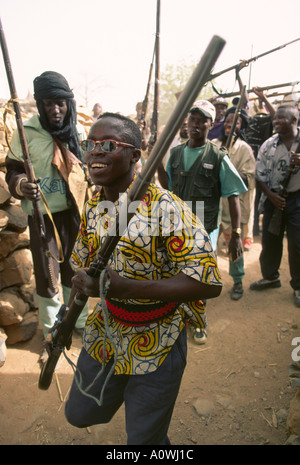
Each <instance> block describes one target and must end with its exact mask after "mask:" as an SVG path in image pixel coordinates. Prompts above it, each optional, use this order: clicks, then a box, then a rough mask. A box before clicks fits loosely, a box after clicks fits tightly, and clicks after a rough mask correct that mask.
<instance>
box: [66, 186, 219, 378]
mask: <svg viewBox="0 0 300 465" xmlns="http://www.w3.org/2000/svg"><path fill="white" fill-rule="evenodd" d="M124 205H126V208H127V192H126V193H124V194H122V195H121V196H120V198H119V199H118V201H117V202H116V203H115V204H112V205H109V202H106V201H105V199H104V194H103V191H100V192H99V193H97V194H96V195H95V196H94V197H93V198H92V199H91V200H89V201H88V202H87V203H86V205H85V208H84V212H83V215H82V218H81V228H80V232H79V234H78V237H77V240H76V243H75V246H74V250H73V254H72V257H71V265H72V268H73V269H74V270H76V269H78V268H81V267H88V266H89V265H90V263H91V262H92V261H94V260H95V259H96V254H97V251H98V249H99V248H100V247H101V244H102V243H103V241H104V239H105V237H106V236H107V234H108V231H110V234H111V231H113V227H114V219H115V214H116V212H118V213H119V218H121V211H124V210H122V208H123V207H124ZM111 206H112V207H113V208H110V207H111ZM108 265H109V266H110V267H111V268H113V269H114V270H116V271H117V272H118V273H119V274H120V275H121V276H123V277H124V278H127V279H149V280H156V279H165V278H168V277H171V276H174V275H176V274H178V273H179V272H180V271H181V272H183V273H185V274H186V275H188V276H191V277H192V278H194V279H196V280H198V281H201V282H203V283H205V284H211V285H222V282H221V278H220V275H219V270H218V267H217V263H216V260H215V257H214V253H213V251H212V246H211V243H210V240H209V236H208V234H207V233H206V231H205V229H204V227H203V225H202V223H201V222H200V220H198V218H197V217H195V216H194V215H193V214H192V212H191V210H190V209H189V208H188V206H187V205H186V204H185V203H184V202H182V200H181V199H179V198H178V197H177V196H176V195H174V194H172V193H171V192H169V191H167V190H164V189H161V188H160V187H158V186H156V185H155V184H150V186H149V188H148V191H147V193H146V195H145V197H144V199H143V200H142V202H139V206H138V209H137V210H136V214H135V215H134V216H133V218H131V220H130V222H129V224H128V228H127V230H126V231H125V233H124V235H123V236H122V237H121V239H120V241H119V242H118V244H117V246H116V248H115V250H114V252H113V254H112V256H111V258H110V260H109V262H108ZM170 301H172V296H170ZM152 302H153V303H155V302H157V300H155V296H153V301H149V300H138V301H137V300H130V301H126V303H133V304H140V305H143V304H148V303H152ZM122 303H124V301H120V304H122ZM107 318H108V320H107V321H108V324H109V332H110V337H111V338H112V341H113V343H112V342H111V340H110V338H107V334H106V329H105V323H104V317H103V309H102V305H101V299H99V302H98V303H97V304H96V306H95V308H94V310H93V312H92V314H91V315H90V316H89V318H88V320H87V324H86V328H85V335H84V348H85V349H86V350H87V352H88V353H89V354H90V355H91V356H92V357H93V358H94V359H96V360H98V361H99V363H102V362H103V354H104V351H105V360H106V361H108V360H109V359H111V358H112V357H114V360H115V364H116V365H115V374H146V373H149V372H152V371H154V370H156V369H157V368H158V367H159V366H160V365H161V364H162V362H163V360H164V359H165V357H166V356H167V355H168V353H169V351H170V350H171V348H172V346H173V344H174V343H175V341H176V339H177V337H178V336H179V334H180V332H181V330H182V329H183V327H184V325H185V324H186V322H188V321H193V322H194V324H196V326H198V327H205V326H206V316H205V301H202V300H199V301H197V302H186V303H182V304H180V305H179V306H178V308H177V309H176V310H175V313H174V314H173V315H172V316H169V317H166V318H163V319H162V320H160V321H159V322H158V323H152V324H149V325H143V326H129V325H125V324H122V323H120V322H118V321H116V319H115V318H114V317H113V316H112V315H111V314H110V313H108V315H107Z"/></svg>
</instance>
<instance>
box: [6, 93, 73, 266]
mask: <svg viewBox="0 0 300 465" xmlns="http://www.w3.org/2000/svg"><path fill="white" fill-rule="evenodd" d="M18 101H19V99H12V98H11V99H9V100H8V102H7V103H6V105H5V109H4V113H3V123H4V134H5V140H6V143H7V146H8V148H9V150H10V151H11V153H12V154H13V155H14V156H15V157H16V155H15V154H14V152H13V150H12V148H11V145H10V143H9V140H8V134H7V133H8V127H7V124H6V115H7V113H8V111H9V105H10V103H13V102H18ZM16 158H17V157H16ZM32 171H33V174H34V170H33V167H32ZM34 179H36V177H35V174H34ZM37 186H38V189H39V191H40V194H41V198H42V200H43V204H44V207H45V210H46V212H47V215H48V216H49V218H50V220H51V223H52V226H53V230H54V235H55V240H56V244H57V250H58V253H59V258H56V257H55V256H54V255H53V254H52V253H51V252H49V251H48V252H47V254H46V255H47V256H48V257H50V258H53V260H55V261H56V262H57V263H63V261H64V256H63V250H62V245H61V241H60V237H59V234H58V231H57V229H56V226H55V223H54V220H53V217H52V214H51V211H50V208H49V207H48V204H47V201H46V199H45V196H44V194H43V192H42V190H41V188H40V185H39V184H38V183H37Z"/></svg>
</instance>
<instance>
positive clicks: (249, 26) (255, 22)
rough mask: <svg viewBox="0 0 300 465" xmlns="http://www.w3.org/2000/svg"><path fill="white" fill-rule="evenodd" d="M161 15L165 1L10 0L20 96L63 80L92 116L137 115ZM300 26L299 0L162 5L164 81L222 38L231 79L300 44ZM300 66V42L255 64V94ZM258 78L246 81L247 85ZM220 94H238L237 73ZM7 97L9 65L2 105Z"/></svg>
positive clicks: (7, 26)
mask: <svg viewBox="0 0 300 465" xmlns="http://www.w3.org/2000/svg"><path fill="white" fill-rule="evenodd" d="M156 5H157V1H156V0H80V1H79V0H51V1H49V0H48V1H44V0H9V1H8V0H7V1H6V0H2V5H1V9H0V15H1V20H2V25H3V28H4V33H5V36H6V41H7V45H8V50H9V55H10V60H11V63H12V69H13V73H14V78H15V84H16V88H17V93H18V96H19V97H20V98H25V97H26V95H27V92H28V91H30V92H33V88H32V81H33V79H34V78H35V77H36V76H37V75H39V74H41V73H42V72H43V71H46V70H54V71H58V72H60V73H62V74H63V75H64V76H65V77H66V78H67V79H68V81H69V84H70V86H71V87H72V88H73V89H74V93H75V96H76V100H77V103H78V104H84V102H85V100H84V98H85V96H86V95H88V98H89V101H88V103H89V107H90V108H92V106H93V104H94V103H95V102H97V101H99V102H100V103H101V104H102V106H103V109H104V110H107V111H120V112H122V113H125V114H129V113H134V112H135V105H136V103H137V102H138V101H141V100H143V98H144V96H145V92H146V86H147V80H148V74H149V68H150V63H151V60H152V54H153V48H154V40H155V29H156ZM299 17H300V1H299V0H286V1H285V2H282V1H278V0H251V1H249V2H243V1H241V0H239V1H237V0H227V1H221V0H214V1H212V2H208V1H206V2H205V1H203V0H184V1H183V0H161V21H160V71H161V73H162V72H163V71H164V68H165V66H166V65H167V64H169V65H171V64H173V65H176V64H179V63H182V62H185V63H189V62H193V63H197V62H198V61H199V60H200V58H201V56H202V54H203V52H204V51H205V49H206V47H207V45H208V44H209V42H210V40H211V38H212V37H213V36H214V35H218V36H221V37H222V38H223V39H224V40H225V41H226V45H225V47H224V49H223V51H222V53H221V55H220V57H219V59H218V61H217V63H216V66H215V69H214V72H218V71H222V70H224V69H226V68H228V67H230V66H233V65H235V64H237V63H238V62H239V61H240V60H241V59H247V58H250V57H251V56H256V55H259V54H261V53H264V52H266V51H268V50H271V49H273V48H276V47H278V46H281V45H283V44H285V43H287V42H290V41H292V40H295V39H297V38H299V37H300V33H299V27H298V26H299ZM299 56H300V41H297V42H295V43H293V44H291V45H288V46H287V47H284V48H283V49H281V50H279V51H276V52H274V53H272V54H270V55H267V56H265V57H262V58H260V59H259V60H257V61H255V62H253V64H252V66H251V81H250V85H251V86H254V85H260V86H268V85H274V84H280V83H285V82H291V81H296V80H300V64H299ZM249 71H250V67H248V68H245V69H243V70H242V71H241V77H242V79H243V80H244V83H245V84H247V85H248V82H249ZM216 84H217V88H218V89H222V91H223V92H231V91H237V90H238V85H237V83H236V82H235V74H234V72H233V71H231V72H230V73H226V74H224V75H222V76H220V77H219V78H218V79H217V81H216ZM297 89H299V86H297ZM285 90H287V89H285ZM87 92H88V94H87ZM6 97H9V91H8V86H7V78H6V74H5V69H4V65H3V59H1V60H0V98H6Z"/></svg>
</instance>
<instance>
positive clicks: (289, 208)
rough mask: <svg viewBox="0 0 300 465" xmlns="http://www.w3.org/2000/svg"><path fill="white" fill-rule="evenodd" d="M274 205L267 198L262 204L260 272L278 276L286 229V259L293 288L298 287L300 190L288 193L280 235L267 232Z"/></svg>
mask: <svg viewBox="0 0 300 465" xmlns="http://www.w3.org/2000/svg"><path fill="white" fill-rule="evenodd" d="M274 208H275V207H274V205H273V204H272V202H271V201H270V200H269V199H267V200H266V201H265V204H264V216H263V232H262V251H261V254H260V266H261V272H262V275H263V277H264V278H265V279H271V280H272V279H277V278H279V267H280V263H281V259H282V253H283V236H284V232H285V231H286V236H287V243H288V259H289V267H290V275H291V281H290V285H291V287H292V288H293V289H295V290H297V289H300V191H297V192H295V193H292V194H289V196H288V197H287V202H286V208H285V210H284V212H283V221H282V225H281V231H280V235H279V236H276V235H274V234H272V233H270V232H268V226H269V223H270V220H271V217H272V214H273V211H274Z"/></svg>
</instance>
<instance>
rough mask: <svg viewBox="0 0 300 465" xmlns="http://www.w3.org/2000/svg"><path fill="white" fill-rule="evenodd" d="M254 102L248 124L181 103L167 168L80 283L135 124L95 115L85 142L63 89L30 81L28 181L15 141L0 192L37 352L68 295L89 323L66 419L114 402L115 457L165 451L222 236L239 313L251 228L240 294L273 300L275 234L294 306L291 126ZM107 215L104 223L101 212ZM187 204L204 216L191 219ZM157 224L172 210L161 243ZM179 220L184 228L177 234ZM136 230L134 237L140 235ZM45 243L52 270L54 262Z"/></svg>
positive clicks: (299, 185)
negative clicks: (118, 449)
mask: <svg viewBox="0 0 300 465" xmlns="http://www.w3.org/2000/svg"><path fill="white" fill-rule="evenodd" d="M255 93H256V95H257V97H258V99H259V108H258V111H257V113H256V114H255V115H254V116H250V115H249V100H248V96H246V98H245V102H242V105H241V108H240V106H238V102H228V101H226V100H224V99H222V98H220V97H217V98H216V99H212V101H208V100H197V101H196V102H195V103H194V104H193V106H192V107H191V109H190V111H189V112H188V115H187V117H186V120H185V122H184V127H183V128H182V130H181V132H180V134H179V137H180V140H178V142H179V143H178V144H177V143H174V144H172V145H173V146H172V148H171V150H170V156H169V158H168V160H167V161H166V162H165V163H161V165H160V166H159V168H158V170H157V176H158V182H153V183H151V184H150V185H149V187H148V190H147V193H146V195H145V197H144V199H143V201H142V202H141V204H140V205H139V207H138V208H137V210H136V213H135V215H134V217H133V218H132V219H131V220H130V222H129V224H128V228H127V231H126V233H124V236H122V237H121V238H120V240H119V242H118V244H117V246H116V248H115V250H114V252H113V254H112V256H111V258H110V259H109V262H108V265H107V267H106V268H105V270H103V272H102V273H101V275H100V277H99V276H97V277H91V276H90V275H89V274H88V273H87V270H88V267H89V266H90V264H91V263H92V262H93V260H94V259H95V257H96V254H97V251H98V250H99V248H100V247H101V245H102V244H103V241H104V240H105V237H106V236H107V235H108V234H109V230H110V225H112V224H113V221H114V219H115V217H114V214H113V211H115V210H114V209H116V210H120V209H121V208H122V206H123V205H124V202H126V195H127V194H128V191H129V190H130V186H131V185H132V182H133V180H134V179H135V176H136V173H137V166H138V163H139V162H140V160H141V154H142V151H143V150H146V149H147V141H148V138H149V134H145V131H144V129H146V128H147V124H144V125H143V126H142V131H140V129H139V126H138V125H137V124H136V122H134V121H133V120H132V119H131V118H128V117H125V116H122V115H120V114H118V113H109V112H105V113H103V110H102V108H101V105H100V104H96V105H95V106H94V108H93V121H94V123H93V125H92V127H91V128H90V131H89V134H88V135H87V134H85V133H84V131H83V128H81V127H80V125H78V124H77V120H76V103H75V100H74V94H73V92H72V90H71V89H70V87H69V84H68V82H67V81H66V79H65V78H64V77H63V76H62V75H61V74H59V73H56V72H51V71H47V72H45V73H43V74H41V75H40V76H38V77H37V78H36V79H35V80H34V98H35V100H36V104H37V108H38V114H37V115H35V116H33V117H32V118H31V119H30V120H28V121H26V122H25V123H24V129H25V134H26V138H27V142H28V149H29V153H30V157H31V162H32V165H33V167H34V172H35V181H34V182H32V180H31V181H30V180H29V179H28V177H27V174H26V170H25V166H24V162H23V154H22V146H21V144H20V140H19V136H18V133H17V132H16V133H15V134H14V135H13V138H12V141H11V148H10V150H9V152H8V154H7V158H6V170H7V174H6V179H7V183H8V185H9V188H10V191H11V193H12V195H13V196H14V197H16V198H17V199H20V200H21V205H22V208H23V210H24V212H25V213H26V214H27V215H28V224H29V229H30V246H31V251H32V256H33V264H34V272H35V279H36V289H37V299H38V306H39V315H40V321H41V325H42V331H43V335H44V338H45V340H46V339H47V338H48V332H49V330H50V334H51V328H52V327H53V325H54V323H55V320H56V315H57V313H58V311H59V309H60V307H61V305H62V304H63V303H64V304H65V305H66V306H67V307H68V308H69V307H70V306H71V304H72V302H73V300H74V297H75V295H76V293H77V292H80V293H83V294H85V295H86V296H88V297H96V298H97V303H96V305H95V307H94V309H93V311H92V312H91V313H89V312H88V308H87V306H86V307H85V308H84V310H83V312H82V314H81V316H80V318H79V319H78V321H77V324H76V326H77V329H78V330H80V331H81V334H82V350H81V353H80V357H79V360H78V365H77V371H76V374H75V376H74V381H73V384H72V387H71V391H70V396H69V399H68V401H67V403H66V410H65V413H66V418H67V420H68V421H69V422H70V423H71V424H73V425H74V426H77V427H86V426H89V425H93V424H99V423H106V422H109V421H110V419H111V418H112V416H113V415H114V413H115V412H116V411H117V410H118V409H119V407H120V406H121V405H122V404H123V402H125V406H126V431H127V438H128V439H127V441H128V444H135V445H139V444H140V445H141V444H156V445H167V444H170V441H169V438H168V428H169V424H170V421H171V417H172V412H173V409H174V405H175V402H176V398H177V395H178V391H179V388H180V383H181V379H182V375H183V373H184V368H185V364H186V355H187V328H188V330H189V331H191V332H192V335H193V340H194V342H195V343H197V344H202V343H205V341H206V338H207V331H206V327H207V320H206V305H207V300H208V299H212V298H218V297H219V295H220V294H221V292H222V280H221V277H220V273H219V269H218V260H217V244H218V241H219V240H220V236H221V235H222V237H223V238H224V240H225V242H226V244H227V247H228V256H229V274H230V276H231V277H232V279H233V287H232V290H231V298H232V299H233V300H239V299H240V298H242V296H243V294H244V288H243V284H242V281H243V277H244V275H245V269H244V251H248V252H250V251H251V244H252V241H253V234H254V235H255V234H258V233H259V228H260V216H262V250H261V254H260V265H261V273H262V278H261V279H259V280H258V281H256V282H255V283H253V284H252V285H251V286H250V289H251V290H253V291H262V290H265V289H270V288H278V287H280V285H281V281H280V275H279V267H280V262H281V258H282V253H283V237H284V233H285V232H286V237H287V242H288V254H289V265H290V275H291V280H290V285H291V288H292V290H293V295H294V302H295V305H296V306H297V307H300V243H299V237H300V170H299V166H300V146H299V143H300V135H299V128H298V120H299V113H298V109H297V107H296V106H295V105H281V106H279V107H278V108H276V109H275V108H273V107H272V105H270V103H269V102H268V100H267V99H266V97H265V96H264V94H263V93H262V92H261V91H260V90H259V89H258V88H256V89H255ZM237 109H238V110H237ZM235 116H237V119H236V118H235ZM234 123H235V124H236V126H235V128H234V130H233V131H232V127H233V125H234ZM148 149H149V150H148V151H151V144H149V147H148ZM146 163H147V160H146ZM74 177H75V178H76V179H77V181H78V180H79V183H80V184H81V185H82V183H84V185H85V186H86V195H85V199H84V200H85V202H84V205H83V204H80V203H79V202H78V201H77V200H76V197H77V194H78V192H77V189H76V188H75V189H74V185H76V183H74V181H73V179H74ZM77 185H78V184H77ZM36 199H39V200H41V199H42V200H43V205H44V206H43V215H44V220H45V224H46V241H47V242H48V246H49V250H50V254H51V258H52V257H54V258H55V257H56V260H53V262H54V273H55V279H56V281H57V282H60V283H61V286H62V291H63V292H62V296H63V302H62V301H61V297H60V293H59V292H58V290H57V289H56V290H53V288H52V287H51V286H50V285H49V281H48V274H47V264H46V258H45V256H44V255H43V251H42V248H41V244H40V240H39V232H38V231H37V230H36V224H35V219H34V217H33V213H32V202H34V201H35V200H36ZM109 204H112V205H113V206H114V209H113V211H112V210H111V209H109V208H102V206H103V205H105V206H107V205H109ZM157 204H159V205H160V206H161V213H160V214H159V215H158V216H157V217H156V218H157V234H156V235H151V228H147V227H146V226H147V225H148V226H149V224H148V222H149V218H150V219H151V217H152V218H153V214H154V209H155V206H156V205H157ZM199 205H204V215H201V214H200V213H199ZM166 211H172V214H170V215H169V216H168V218H167V221H168V228H167V229H168V234H165V233H164V231H165V226H166V225H165V221H166V216H165V215H164V214H163V213H164V212H166ZM202 213H203V211H202ZM179 220H180V221H181V222H183V225H184V227H183V228H182V229H181V230H180V231H179V230H178V227H177V225H178V222H179ZM140 225H146V226H145V228H144V230H143V231H144V232H143V233H142V232H141V228H140ZM137 231H139V232H138V233H137ZM145 231H146V232H145ZM149 231H150V232H149ZM57 235H58V236H59V238H60V243H61V244H60V247H61V249H62V253H63V260H59V259H58V257H59V253H60V247H59V245H58V241H57ZM48 258H49V257H48ZM43 355H44V356H45V358H47V354H45V353H44V354H43ZM42 362H44V360H42Z"/></svg>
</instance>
